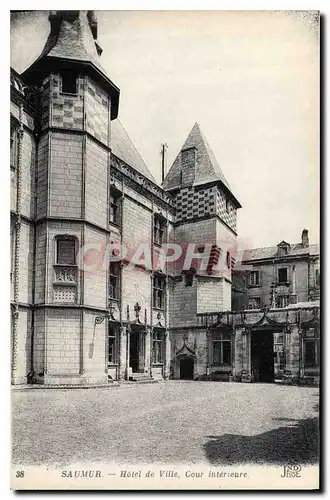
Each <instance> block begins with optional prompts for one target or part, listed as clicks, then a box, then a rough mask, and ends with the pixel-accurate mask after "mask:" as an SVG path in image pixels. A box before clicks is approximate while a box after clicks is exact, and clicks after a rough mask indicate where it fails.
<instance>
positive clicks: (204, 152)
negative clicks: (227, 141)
mask: <svg viewBox="0 0 330 500" xmlns="http://www.w3.org/2000/svg"><path fill="white" fill-rule="evenodd" d="M192 147H195V148H196V149H197V166H196V172H195V180H194V183H193V185H194V186H199V185H201V184H207V183H209V182H214V181H220V182H221V183H222V184H223V186H225V188H226V189H227V190H228V192H229V193H230V194H231V196H232V197H233V198H234V200H235V201H236V203H237V204H238V206H240V204H239V202H238V201H237V200H236V198H235V197H234V195H233V193H232V191H231V189H230V186H229V183H228V181H227V179H226V178H225V176H224V174H223V172H222V170H221V167H220V165H219V163H218V161H217V159H216V157H215V155H214V153H213V151H212V149H211V148H210V145H209V143H208V142H207V140H206V138H205V136H204V134H203V132H202V131H201V129H200V126H199V124H198V123H197V122H196V123H195V125H194V126H193V128H192V130H191V132H190V134H189V135H188V137H187V139H186V141H185V143H184V144H183V146H182V148H181V150H180V152H179V154H178V156H177V157H176V159H175V160H174V163H173V165H172V166H171V168H170V170H169V171H168V173H167V175H166V178H165V180H164V183H163V188H164V189H166V190H171V189H175V188H179V187H180V178H181V170H182V166H181V152H182V151H183V150H185V149H188V148H192Z"/></svg>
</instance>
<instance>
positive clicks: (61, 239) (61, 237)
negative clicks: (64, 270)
mask: <svg viewBox="0 0 330 500" xmlns="http://www.w3.org/2000/svg"><path fill="white" fill-rule="evenodd" d="M68 241H70V242H72V243H73V247H74V263H73V264H72V263H65V262H59V254H60V252H59V243H61V242H68ZM55 266H66V267H77V238H76V237H75V236H66V235H58V236H56V237H55Z"/></svg>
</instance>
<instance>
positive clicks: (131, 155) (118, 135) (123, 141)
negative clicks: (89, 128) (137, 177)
mask: <svg viewBox="0 0 330 500" xmlns="http://www.w3.org/2000/svg"><path fill="white" fill-rule="evenodd" d="M111 149H112V152H113V154H114V155H116V156H117V157H118V158H120V159H121V160H123V161H124V162H125V163H127V164H128V165H130V166H131V167H133V168H134V169H135V170H137V171H138V172H139V173H140V174H142V175H144V176H145V177H147V179H149V180H150V181H152V182H153V183H155V184H157V182H156V180H155V178H154V176H153V175H152V173H151V172H150V170H149V169H148V167H147V165H146V164H145V162H144V160H143V159H142V157H141V155H140V153H139V152H138V150H137V149H136V147H135V146H134V144H133V143H132V141H131V139H130V138H129V136H128V134H127V132H126V130H125V129H124V127H123V125H122V124H121V122H120V121H119V120H118V119H117V120H114V121H112V122H111Z"/></svg>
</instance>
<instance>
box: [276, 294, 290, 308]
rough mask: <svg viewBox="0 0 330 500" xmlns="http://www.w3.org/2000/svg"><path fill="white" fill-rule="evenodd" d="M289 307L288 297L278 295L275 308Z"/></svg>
mask: <svg viewBox="0 0 330 500" xmlns="http://www.w3.org/2000/svg"><path fill="white" fill-rule="evenodd" d="M288 305H289V296H288V295H279V296H278V297H277V307H278V308H282V307H287V306H288Z"/></svg>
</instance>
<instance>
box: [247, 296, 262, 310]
mask: <svg viewBox="0 0 330 500" xmlns="http://www.w3.org/2000/svg"><path fill="white" fill-rule="evenodd" d="M260 307H261V299H260V297H250V298H249V303H248V308H249V309H260Z"/></svg>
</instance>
